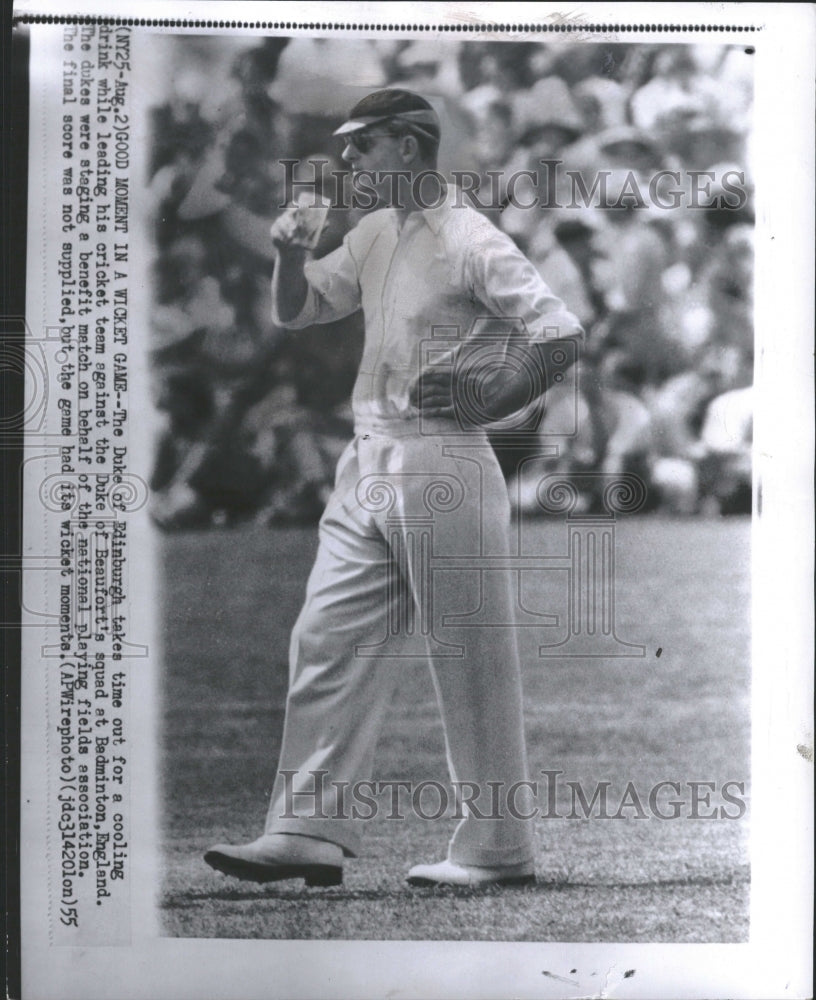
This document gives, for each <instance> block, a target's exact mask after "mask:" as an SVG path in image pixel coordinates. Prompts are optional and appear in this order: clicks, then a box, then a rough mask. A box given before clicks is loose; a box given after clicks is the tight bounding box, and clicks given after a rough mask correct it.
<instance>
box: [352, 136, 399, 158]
mask: <svg viewBox="0 0 816 1000" xmlns="http://www.w3.org/2000/svg"><path fill="white" fill-rule="evenodd" d="M384 138H387V139H395V138H396V136H395V135H394V134H393V133H391V132H364V133H363V134H362V135H356V134H355V133H353V132H352V133H351V134H350V135H341V136H340V140H341V144H342V146H343V147H344V148H345V146H346V145H349V146H353V147H354V148H355V149H356V150H357V152H358V153H367V152H368V151H369V150H370V149H372V148H373V147H374V144H375V143H376V141H377V140H378V139H384Z"/></svg>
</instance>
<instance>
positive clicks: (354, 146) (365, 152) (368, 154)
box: [342, 125, 414, 205]
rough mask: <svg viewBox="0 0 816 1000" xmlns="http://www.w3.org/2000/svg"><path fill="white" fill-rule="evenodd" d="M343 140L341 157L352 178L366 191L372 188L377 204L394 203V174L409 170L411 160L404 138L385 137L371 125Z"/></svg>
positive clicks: (380, 127) (398, 189)
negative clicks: (346, 164)
mask: <svg viewBox="0 0 816 1000" xmlns="http://www.w3.org/2000/svg"><path fill="white" fill-rule="evenodd" d="M342 139H343V153H342V156H343V159H344V160H345V161H346V163H348V164H349V165H350V166H351V173H352V178H356V179H357V181H358V182H360V183H362V184H364V186H365V190H366V191H367V192H368V191H370V190H372V189H373V191H374V192H375V193H376V196H377V204H378V205H391V204H393V203H394V202H395V200H396V199H397V196H398V193H399V191H400V187H399V185H400V182H399V180H398V179H397V177H396V176H395V175H396V174H397V173H398V172H402V173H405V172H408V171H410V169H411V165H412V162H413V160H414V156H412V155H410V152H409V151H408V147H407V144H406V142H405V140H406V137H405V136H395V135H388V134H387V133H386V132H385V131H384V129H383V127H382V126H379V127H378V126H377V125H372V126H371V127H370V128H367V129H360V130H359V131H357V132H352V133H349V135H348V136H342ZM403 183H404V182H403Z"/></svg>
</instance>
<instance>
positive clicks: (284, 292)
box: [269, 211, 308, 324]
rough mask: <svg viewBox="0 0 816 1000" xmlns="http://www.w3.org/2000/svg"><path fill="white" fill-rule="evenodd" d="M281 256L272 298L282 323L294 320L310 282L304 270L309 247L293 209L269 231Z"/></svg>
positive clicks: (277, 264) (274, 276) (277, 220)
mask: <svg viewBox="0 0 816 1000" xmlns="http://www.w3.org/2000/svg"><path fill="white" fill-rule="evenodd" d="M269 234H270V236H271V237H272V243H273V245H274V246H275V249H276V250H277V254H278V259H277V261H276V263H275V271H274V274H273V275H272V297H273V299H274V301H275V305H276V309H277V314H278V318H279V319H280V321H281V322H282V323H284V324H285V323H286V321H287V320H293V319H295V317H296V316H297V315H298V314H299V313H300V311H301V310H302V308H303V304H304V302H305V301H306V293H307V289H308V284H307V282H306V277H305V275H304V273H303V265H304V264H305V262H306V253H307V249H306V247H305V245H304V244H303V242H302V240H301V234H300V227H299V225H298V219H297V216H296V215H295V212H294V211H289V212H284V213H283V215H281V216H280V217H279V218H277V219H276V220H275V222H273V223H272V227H271V229H270V231H269Z"/></svg>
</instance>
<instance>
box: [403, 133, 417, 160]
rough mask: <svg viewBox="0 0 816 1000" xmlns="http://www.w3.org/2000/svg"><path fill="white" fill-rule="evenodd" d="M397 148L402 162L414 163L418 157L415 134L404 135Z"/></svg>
mask: <svg viewBox="0 0 816 1000" xmlns="http://www.w3.org/2000/svg"><path fill="white" fill-rule="evenodd" d="M399 148H400V155H401V156H402V160H403V162H404V163H406V164H408V163H415V162H416V161H417V160H418V159H419V143H418V142H417V139H416V136H415V135H410V134H408V135H404V136H403V137H402V138H401V139H400V146H399Z"/></svg>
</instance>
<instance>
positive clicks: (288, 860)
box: [204, 833, 343, 886]
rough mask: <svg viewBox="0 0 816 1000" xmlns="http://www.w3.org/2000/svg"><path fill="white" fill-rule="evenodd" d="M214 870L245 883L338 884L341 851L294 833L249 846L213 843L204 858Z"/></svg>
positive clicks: (269, 835)
mask: <svg viewBox="0 0 816 1000" xmlns="http://www.w3.org/2000/svg"><path fill="white" fill-rule="evenodd" d="M204 860H205V861H206V862H207V864H208V865H209V866H210V867H211V868H215V870H216V871H219V872H224V874H225V875H234V876H235V878H240V879H244V880H245V881H247V882H279V881H280V880H282V879H287V878H302V879H305V880H306V885H322V886H326V885H340V884H341V882H342V881H343V849H342V847H340V846H339V845H338V844H333V843H331V842H329V841H328V840H318V839H317V838H316V837H304V836H302V835H300V834H296V833H265V834H264V835H263V836H262V837H258V839H257V840H253V841H252V843H251V844H236V845H234V846H233V845H231V844H216V845H215V847H211V848H210V850H209V851H207V853H206V854H205V855H204Z"/></svg>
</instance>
